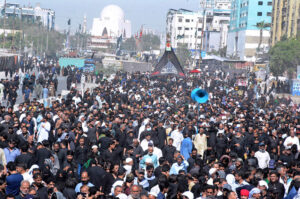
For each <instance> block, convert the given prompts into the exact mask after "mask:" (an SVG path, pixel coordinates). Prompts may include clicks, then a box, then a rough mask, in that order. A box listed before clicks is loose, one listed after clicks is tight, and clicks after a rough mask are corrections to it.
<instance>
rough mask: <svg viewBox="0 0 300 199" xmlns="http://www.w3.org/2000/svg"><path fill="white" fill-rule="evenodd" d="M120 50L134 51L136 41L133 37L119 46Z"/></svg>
mask: <svg viewBox="0 0 300 199" xmlns="http://www.w3.org/2000/svg"><path fill="white" fill-rule="evenodd" d="M121 50H127V51H136V41H135V38H134V37H130V38H129V39H126V40H125V41H123V42H122V44H121Z"/></svg>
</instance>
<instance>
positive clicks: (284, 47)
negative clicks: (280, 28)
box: [269, 38, 300, 76]
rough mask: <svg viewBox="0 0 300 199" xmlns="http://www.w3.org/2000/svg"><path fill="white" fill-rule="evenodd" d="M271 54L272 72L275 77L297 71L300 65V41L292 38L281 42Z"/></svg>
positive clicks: (272, 49) (273, 48) (274, 47)
mask: <svg viewBox="0 0 300 199" xmlns="http://www.w3.org/2000/svg"><path fill="white" fill-rule="evenodd" d="M269 54H270V70H271V72H272V73H273V74H274V75H275V76H279V75H282V74H283V73H284V72H287V71H288V72H289V76H291V73H292V72H293V71H296V68H297V65H299V64H300V40H297V39H294V38H291V39H287V40H285V41H280V42H278V43H276V44H275V46H273V47H272V48H271V50H270V52H269Z"/></svg>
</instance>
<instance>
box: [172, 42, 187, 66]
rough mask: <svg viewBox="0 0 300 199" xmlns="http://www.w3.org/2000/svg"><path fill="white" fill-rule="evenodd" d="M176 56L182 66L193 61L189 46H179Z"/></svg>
mask: <svg viewBox="0 0 300 199" xmlns="http://www.w3.org/2000/svg"><path fill="white" fill-rule="evenodd" d="M175 54H176V56H177V57H178V60H179V62H180V63H181V65H182V66H185V65H187V64H188V63H189V62H190V61H191V51H190V50H189V49H188V48H187V44H178V47H177V49H176V52H175Z"/></svg>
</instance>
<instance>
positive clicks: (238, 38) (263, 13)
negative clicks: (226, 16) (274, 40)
mask: <svg viewBox="0 0 300 199" xmlns="http://www.w3.org/2000/svg"><path fill="white" fill-rule="evenodd" d="M271 21H272V0H233V1H232V4H231V16H230V28H229V33H228V41H227V43H228V45H227V56H235V57H238V58H239V59H241V60H246V61H254V60H255V56H256V52H257V48H258V46H259V41H260V30H261V29H260V28H258V27H257V26H258V25H259V23H261V22H264V23H271ZM262 33H263V37H262V43H261V48H262V49H265V50H266V48H268V46H269V43H270V42H269V40H270V28H265V29H263V32H262Z"/></svg>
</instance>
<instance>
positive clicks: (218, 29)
mask: <svg viewBox="0 0 300 199" xmlns="http://www.w3.org/2000/svg"><path fill="white" fill-rule="evenodd" d="M209 1H212V0H209ZM230 12H231V0H213V9H212V13H211V12H209V14H210V15H211V16H210V17H209V16H208V22H207V23H208V25H207V29H206V31H205V36H206V39H205V40H206V41H207V42H204V43H205V50H206V51H208V52H209V51H213V50H214V51H218V50H220V49H221V48H224V47H226V46H227V36H228V29H229V22H230ZM210 18H211V20H209V19H210Z"/></svg>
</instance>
